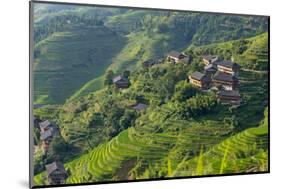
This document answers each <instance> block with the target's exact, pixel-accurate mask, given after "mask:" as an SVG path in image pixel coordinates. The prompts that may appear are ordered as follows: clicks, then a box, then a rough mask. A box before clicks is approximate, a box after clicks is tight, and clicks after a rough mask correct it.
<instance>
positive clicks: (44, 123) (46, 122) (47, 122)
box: [39, 120, 53, 129]
mask: <svg viewBox="0 0 281 189" xmlns="http://www.w3.org/2000/svg"><path fill="white" fill-rule="evenodd" d="M52 125H53V123H52V122H50V121H49V120H45V121H43V122H40V123H39V126H40V128H41V129H45V128H47V127H49V126H52Z"/></svg>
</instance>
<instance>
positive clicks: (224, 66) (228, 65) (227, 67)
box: [217, 61, 240, 75]
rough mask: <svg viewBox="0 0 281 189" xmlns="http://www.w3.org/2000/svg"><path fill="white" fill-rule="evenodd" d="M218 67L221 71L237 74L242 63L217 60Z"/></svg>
mask: <svg viewBox="0 0 281 189" xmlns="http://www.w3.org/2000/svg"><path fill="white" fill-rule="evenodd" d="M217 67H218V70H219V71H220V72H224V73H228V74H232V75H237V73H238V71H239V69H240V65H239V64H237V63H235V62H232V61H220V62H217Z"/></svg>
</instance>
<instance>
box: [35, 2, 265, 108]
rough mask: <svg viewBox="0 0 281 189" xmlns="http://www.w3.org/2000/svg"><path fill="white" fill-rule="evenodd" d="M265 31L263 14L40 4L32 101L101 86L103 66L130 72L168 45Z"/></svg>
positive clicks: (51, 100) (60, 98) (55, 100)
mask: <svg viewBox="0 0 281 189" xmlns="http://www.w3.org/2000/svg"><path fill="white" fill-rule="evenodd" d="M266 30H267V22H266V18H263V17H256V18H253V17H242V16H223V15H216V14H211V15H210V14H206V13H172V12H169V11H162V12H160V11H152V10H137V11H136V10H130V9H117V8H115V9H114V8H110V9H104V8H100V7H75V6H63V7H59V6H58V7H56V6H51V7H49V6H44V5H38V7H36V13H35V39H34V40H35V53H34V56H35V65H34V72H35V81H36V82H35V89H36V90H35V92H34V99H35V103H36V104H63V103H64V102H65V101H66V99H67V98H70V99H72V100H73V99H77V98H79V97H80V96H83V95H86V94H87V93H88V92H92V91H95V90H98V89H101V88H103V87H104V86H103V85H102V81H101V80H102V78H103V75H104V73H105V71H106V69H112V70H114V71H115V72H117V73H120V72H122V71H123V70H124V69H129V70H134V69H135V68H136V67H138V66H140V65H141V62H143V61H145V60H147V59H149V58H154V59H158V58H160V57H163V56H165V54H166V53H167V52H168V51H170V50H172V49H176V50H182V49H185V48H186V47H188V46H190V45H196V46H198V45H204V44H210V43H214V42H224V41H228V40H232V39H240V38H245V37H249V36H255V35H257V34H260V33H262V32H264V31H266ZM70 41H71V43H70ZM97 44H98V45H97ZM108 45H110V46H108ZM66 47H67V48H66ZM257 49H259V48H257ZM73 52H77V53H73ZM104 52H107V53H104ZM264 52H265V51H263V50H262V51H260V52H258V51H256V50H255V49H249V50H248V52H245V53H246V54H245V56H246V57H248V58H251V57H250V56H248V54H251V53H259V54H260V55H261V58H260V59H259V61H261V62H262V61H265V59H264V58H262V56H263V54H264ZM251 61H252V62H253V61H255V59H253V58H251ZM71 66H72V67H71ZM76 73H79V76H78V75H75V74H76ZM47 78H48V79H47ZM73 78H75V79H73ZM70 80H71V84H70V83H69V82H70ZM62 87H63V88H64V92H63V93H62V92H61V91H60V90H59V89H60V88H62Z"/></svg>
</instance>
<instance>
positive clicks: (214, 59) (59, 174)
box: [35, 51, 241, 185]
mask: <svg viewBox="0 0 281 189" xmlns="http://www.w3.org/2000/svg"><path fill="white" fill-rule="evenodd" d="M166 59H167V61H168V63H172V64H177V63H189V62H190V61H191V56H189V55H186V54H184V53H180V52H177V51H171V52H170V53H168V55H167V57H166ZM161 62H162V61H158V62H157V61H154V60H151V59H149V60H147V61H144V62H143V67H144V68H147V69H148V68H149V67H151V66H153V65H155V64H159V63H161ZM202 63H204V64H205V67H204V70H203V72H200V70H198V71H195V72H193V73H192V74H191V75H189V76H188V78H187V80H188V81H189V82H190V83H191V84H192V85H194V86H195V87H197V88H199V89H200V90H201V91H203V92H208V91H216V92H217V98H218V100H219V101H220V102H221V103H222V104H230V105H234V106H239V105H240V103H241V95H240V93H239V79H238V72H239V70H240V65H239V64H237V63H235V62H232V61H225V60H220V57H219V56H217V55H204V56H202ZM112 83H113V84H114V85H115V87H116V88H118V89H125V88H128V87H129V86H130V80H129V78H128V77H125V76H124V75H118V76H116V77H114V78H113V80H112ZM129 108H130V109H133V110H135V111H142V110H145V109H146V108H148V105H147V104H143V103H136V104H133V105H131V106H129ZM35 125H37V126H38V129H40V141H41V148H42V149H43V151H44V153H47V152H48V148H49V145H50V143H51V142H52V140H53V138H54V137H56V136H58V137H61V135H60V129H59V127H58V126H57V125H56V124H55V123H53V122H51V121H49V120H45V121H41V120H37V119H36V120H35ZM45 169H46V171H47V178H46V179H47V180H48V183H49V184H50V185H56V184H64V183H65V181H66V179H67V177H68V174H67V171H66V170H65V168H64V165H63V163H62V162H61V161H57V160H56V161H54V162H52V163H50V164H46V165H45Z"/></svg>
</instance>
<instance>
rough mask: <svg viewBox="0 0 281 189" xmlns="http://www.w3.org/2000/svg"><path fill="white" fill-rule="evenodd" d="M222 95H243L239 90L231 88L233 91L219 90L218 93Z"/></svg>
mask: <svg viewBox="0 0 281 189" xmlns="http://www.w3.org/2000/svg"><path fill="white" fill-rule="evenodd" d="M218 94H219V95H220V96H227V97H241V95H240V93H239V91H236V90H231V91H225V90H222V91H219V93H218Z"/></svg>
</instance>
